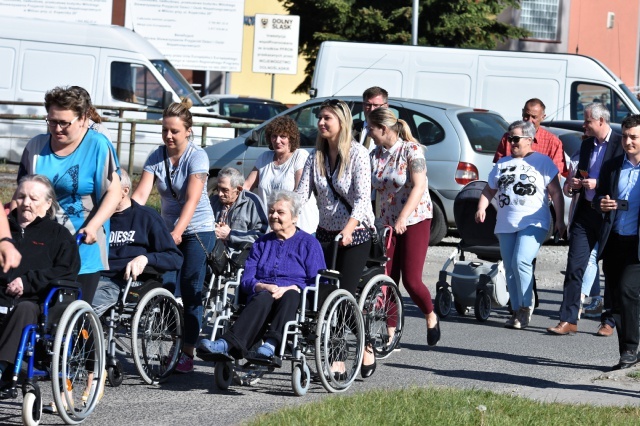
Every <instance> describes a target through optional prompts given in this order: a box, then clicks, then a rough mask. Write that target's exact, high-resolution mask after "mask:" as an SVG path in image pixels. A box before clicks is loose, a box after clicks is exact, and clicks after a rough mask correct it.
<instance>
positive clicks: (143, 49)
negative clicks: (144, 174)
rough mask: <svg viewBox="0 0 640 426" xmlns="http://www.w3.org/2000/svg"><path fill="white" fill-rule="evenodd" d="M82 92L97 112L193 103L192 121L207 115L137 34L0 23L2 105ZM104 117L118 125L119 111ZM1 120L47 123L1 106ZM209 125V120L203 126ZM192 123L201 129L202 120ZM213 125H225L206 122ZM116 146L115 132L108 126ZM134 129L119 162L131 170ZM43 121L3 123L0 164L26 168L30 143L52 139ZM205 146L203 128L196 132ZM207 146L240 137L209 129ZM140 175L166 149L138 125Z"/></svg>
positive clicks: (40, 111)
mask: <svg viewBox="0 0 640 426" xmlns="http://www.w3.org/2000/svg"><path fill="white" fill-rule="evenodd" d="M71 85H76V86H82V87H84V88H85V89H86V90H87V91H88V92H89V93H90V95H91V98H92V100H93V103H94V104H95V105H104V106H113V107H131V108H148V107H152V108H164V107H165V106H167V105H168V104H169V103H171V102H174V101H180V99H181V98H183V97H189V98H190V99H191V100H192V101H193V105H194V106H193V108H192V109H191V112H192V113H208V111H207V108H206V106H205V105H204V104H203V103H202V100H201V99H200V97H199V96H198V95H197V94H196V93H195V92H194V91H193V89H192V88H191V86H190V85H189V83H187V81H186V80H185V79H184V78H183V77H182V75H181V74H180V73H179V72H178V71H177V70H176V69H175V68H174V67H173V66H172V65H171V63H170V62H169V61H168V60H167V59H166V58H165V57H164V56H163V55H162V54H161V53H160V52H159V51H158V50H157V49H156V48H155V47H153V46H152V45H151V44H150V43H149V42H148V41H147V40H146V39H144V38H143V37H141V36H140V35H138V34H136V33H134V32H133V31H131V30H129V29H126V28H123V27H119V26H109V25H91V24H81V23H69V22H56V21H46V20H38V19H23V18H9V17H0V100H2V101H14V102H43V101H44V94H45V92H46V91H47V90H50V89H52V88H54V87H55V86H71ZM98 112H99V113H100V115H102V116H104V117H118V111H117V110H116V109H100V110H98ZM0 114H19V115H23V114H30V115H44V114H46V111H45V109H44V107H34V106H20V105H0ZM124 118H135V119H149V120H157V119H160V118H161V114H159V113H147V112H140V111H125V113H124ZM200 120H203V119H200ZM194 121H198V119H197V118H195V119H194ZM206 121H207V122H213V121H219V122H223V123H226V121H224V120H214V119H211V118H207V119H206ZM107 127H108V128H109V129H110V131H111V136H112V138H113V139H114V144H115V139H117V124H116V123H108V124H107ZM129 129H130V125H129V124H125V125H123V130H124V132H123V135H122V139H121V140H122V141H125V142H127V143H123V144H122V151H121V155H120V162H121V164H122V165H123V167H126V166H128V163H129V144H128V141H129V138H130V136H129ZM46 132H47V127H46V125H45V123H44V120H42V121H39V120H26V119H23V120H19V119H16V120H8V119H0V158H3V159H6V160H8V161H11V162H18V161H20V157H21V156H22V151H23V149H24V146H25V145H26V143H27V142H28V141H29V139H31V138H32V137H33V136H35V135H37V134H40V133H46ZM194 134H195V138H196V141H199V135H200V134H201V133H200V128H198V127H195V128H194ZM207 137H208V140H207V142H208V143H209V144H212V143H215V142H217V141H222V140H226V139H230V138H233V137H234V131H233V129H228V128H227V129H224V128H209V129H208V130H207ZM135 143H136V145H135V149H134V153H135V157H134V161H133V163H134V167H135V169H136V170H140V169H141V168H142V166H143V164H144V161H145V160H146V157H147V156H148V154H149V152H151V151H152V150H153V149H155V147H157V146H158V145H159V144H161V143H162V138H161V126H160V125H152V124H138V125H137V128H136V139H135Z"/></svg>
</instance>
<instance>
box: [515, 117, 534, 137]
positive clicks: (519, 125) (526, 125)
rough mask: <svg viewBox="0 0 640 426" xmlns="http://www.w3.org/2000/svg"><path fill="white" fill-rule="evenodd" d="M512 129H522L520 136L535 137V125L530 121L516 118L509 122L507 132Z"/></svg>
mask: <svg viewBox="0 0 640 426" xmlns="http://www.w3.org/2000/svg"><path fill="white" fill-rule="evenodd" d="M514 129H520V130H522V136H527V137H529V138H531V139H533V138H535V137H536V127H535V126H534V125H533V123H532V122H530V121H524V120H516V121H514V122H513V123H511V124H509V133H511V131H512V130H514Z"/></svg>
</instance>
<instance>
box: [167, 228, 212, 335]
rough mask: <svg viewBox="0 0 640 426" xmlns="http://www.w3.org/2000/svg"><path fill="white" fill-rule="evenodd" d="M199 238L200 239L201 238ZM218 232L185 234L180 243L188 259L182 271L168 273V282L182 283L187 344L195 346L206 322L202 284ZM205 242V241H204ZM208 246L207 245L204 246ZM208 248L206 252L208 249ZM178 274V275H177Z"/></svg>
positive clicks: (180, 247)
mask: <svg viewBox="0 0 640 426" xmlns="http://www.w3.org/2000/svg"><path fill="white" fill-rule="evenodd" d="M198 237H199V238H200V241H198ZM215 241H216V235H215V233H214V232H213V231H211V232H198V236H197V237H196V234H189V235H183V236H182V242H181V243H180V245H179V246H178V248H179V249H180V251H181V252H182V255H183V256H184V261H183V263H182V268H180V270H179V271H178V272H167V273H165V274H164V277H163V279H164V282H165V283H180V294H181V296H182V304H183V306H184V343H185V345H186V346H195V345H196V342H197V341H198V336H199V335H200V326H201V325H202V284H203V282H204V278H205V273H206V260H207V253H209V252H211V250H212V249H213V245H214V243H215ZM201 242H202V244H200V243H201ZM202 245H204V248H203V247H202ZM205 249H206V252H205ZM176 274H177V275H176Z"/></svg>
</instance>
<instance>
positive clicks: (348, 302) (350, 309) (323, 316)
mask: <svg viewBox="0 0 640 426" xmlns="http://www.w3.org/2000/svg"><path fill="white" fill-rule="evenodd" d="M316 336H317V337H316V339H315V346H316V347H315V349H316V350H315V359H316V368H317V369H318V375H319V376H320V381H321V382H322V385H323V386H324V388H325V389H326V390H327V391H329V392H344V391H346V390H347V389H348V388H349V386H351V383H353V381H354V380H355V378H356V376H357V374H358V372H359V371H360V366H361V365H362V357H363V353H364V320H363V319H362V312H361V311H360V308H359V307H358V303H357V302H356V299H354V297H353V296H352V295H351V294H350V293H349V292H348V291H346V290H341V289H338V290H335V291H333V292H332V293H331V294H329V296H328V297H327V299H326V300H325V302H324V303H323V304H322V308H321V309H320V312H319V314H318V318H317V324H316ZM332 367H333V370H332Z"/></svg>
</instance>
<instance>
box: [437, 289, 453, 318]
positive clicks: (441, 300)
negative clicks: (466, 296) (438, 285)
mask: <svg viewBox="0 0 640 426" xmlns="http://www.w3.org/2000/svg"><path fill="white" fill-rule="evenodd" d="M452 304H453V297H452V296H451V292H450V291H449V290H447V289H438V290H437V291H436V300H435V303H434V306H433V307H434V309H435V311H436V314H438V316H439V317H440V318H446V317H447V316H448V315H449V314H450V313H451V305H452Z"/></svg>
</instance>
